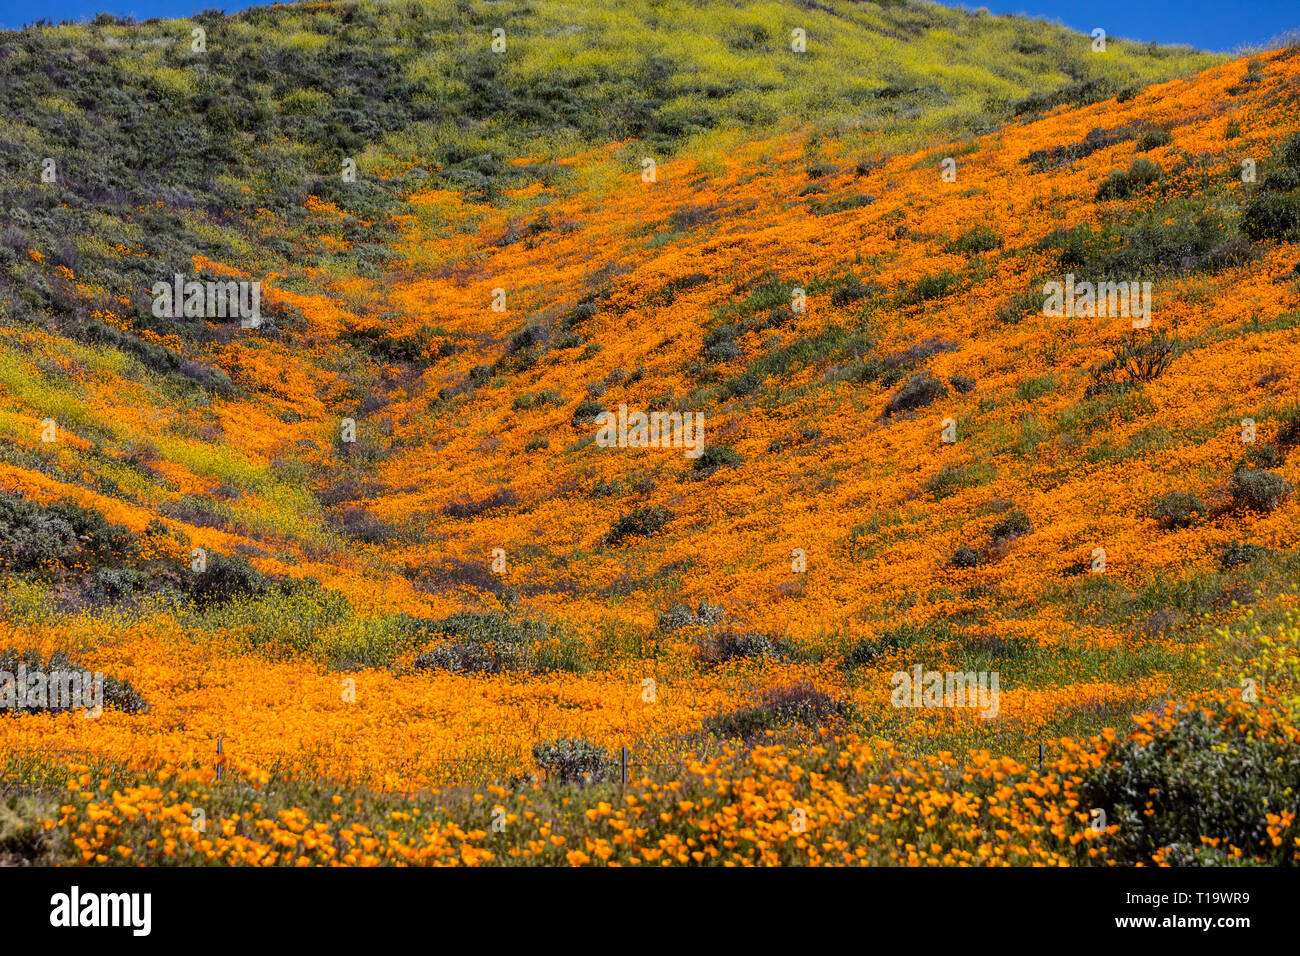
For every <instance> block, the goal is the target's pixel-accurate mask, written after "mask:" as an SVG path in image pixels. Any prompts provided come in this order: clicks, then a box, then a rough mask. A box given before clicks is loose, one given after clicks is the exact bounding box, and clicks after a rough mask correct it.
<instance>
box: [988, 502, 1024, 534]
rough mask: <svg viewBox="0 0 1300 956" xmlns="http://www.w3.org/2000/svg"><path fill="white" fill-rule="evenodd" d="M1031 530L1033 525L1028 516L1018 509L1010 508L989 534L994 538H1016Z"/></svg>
mask: <svg viewBox="0 0 1300 956" xmlns="http://www.w3.org/2000/svg"><path fill="white" fill-rule="evenodd" d="M1033 530H1034V525H1033V522H1032V521H1030V520H1029V515H1027V514H1025V513H1024V512H1023V511H1021V510H1020V509H1019V508H1012V509H1011V510H1010V511H1008V512H1007V513H1006V514H1005V515H1003V516H1002V517H1001V518H1000V519H999V520H998V523H997V524H995V525H994V526H993V530H992V531H991V532H990V534H992V535H993V537H994V538H1018V537H1020V536H1021V535H1025V534H1029V532H1031V531H1033Z"/></svg>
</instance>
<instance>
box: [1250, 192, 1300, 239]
mask: <svg viewBox="0 0 1300 956" xmlns="http://www.w3.org/2000/svg"><path fill="white" fill-rule="evenodd" d="M1241 231H1242V232H1244V233H1245V234H1246V235H1247V236H1249V237H1250V238H1251V239H1252V240H1254V241H1256V242H1258V241H1260V240H1262V239H1277V240H1279V241H1281V242H1293V241H1295V240H1296V239H1300V192H1288V193H1280V192H1269V191H1260V192H1257V193H1256V194H1255V196H1254V197H1253V198H1252V199H1251V201H1250V203H1249V204H1248V205H1247V206H1246V211H1245V213H1244V214H1243V215H1242V217H1241Z"/></svg>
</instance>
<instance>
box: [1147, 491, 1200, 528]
mask: <svg viewBox="0 0 1300 956" xmlns="http://www.w3.org/2000/svg"><path fill="white" fill-rule="evenodd" d="M1208 510H1209V509H1207V508H1206V507H1205V503H1204V502H1202V501H1201V499H1200V498H1198V497H1196V495H1194V494H1192V493H1191V492H1190V491H1166V492H1165V493H1164V494H1163V495H1161V496H1160V497H1159V498H1157V499H1156V500H1155V502H1153V503H1152V506H1151V517H1153V518H1155V519H1156V522H1157V524H1159V525H1160V527H1162V528H1164V529H1166V530H1172V529H1174V528H1190V527H1191V526H1192V525H1194V524H1195V523H1196V522H1197V521H1199V520H1201V518H1203V517H1204V516H1205V514H1206V512H1207V511H1208Z"/></svg>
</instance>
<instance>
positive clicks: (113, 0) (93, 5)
mask: <svg viewBox="0 0 1300 956" xmlns="http://www.w3.org/2000/svg"><path fill="white" fill-rule="evenodd" d="M261 5H263V4H258V3H244V2H236V3H233V4H230V3H226V4H223V3H221V2H220V0H210V2H204V3H198V4H196V3H194V2H193V0H45V2H44V3H42V4H40V5H39V6H36V5H33V4H32V2H31V0H0V29H11V30H12V29H18V28H20V27H22V26H24V25H26V24H29V23H32V22H34V21H36V20H39V19H42V18H44V19H45V20H47V21H50V22H54V23H58V22H60V21H63V20H89V19H92V18H93V17H94V16H95V15H96V14H98V13H101V12H107V13H111V14H113V15H115V16H119V17H132V18H134V19H137V20H145V19H148V18H150V17H166V18H185V17H189V16H192V15H194V14H195V13H198V12H200V11H202V10H205V9H209V8H215V9H218V10H224V11H225V12H226V13H237V12H239V11H241V10H247V9H248V8H249V7H254V6H261ZM943 5H944V6H949V7H955V8H958V9H965V10H975V9H987V10H988V11H989V12H991V13H995V14H1021V15H1023V16H1028V17H1033V18H1037V19H1043V20H1047V21H1049V22H1053V23H1060V24H1063V25H1064V26H1066V27H1068V28H1070V29H1073V30H1076V31H1078V32H1079V33H1083V34H1087V33H1090V32H1091V31H1092V30H1093V29H1094V28H1096V27H1101V28H1102V29H1104V30H1105V31H1106V33H1107V35H1108V36H1111V37H1116V38H1123V39H1129V40H1138V41H1141V42H1151V41H1154V42H1156V43H1161V44H1186V45H1188V46H1193V47H1196V48H1198V49H1202V50H1211V51H1213V52H1216V53H1230V52H1239V51H1241V50H1242V49H1244V48H1250V47H1270V46H1276V45H1279V44H1280V42H1281V40H1282V38H1284V37H1286V36H1288V35H1296V33H1297V32H1300V4H1297V2H1296V0H1139V2H1134V0H1077V2H1067V0H1012V2H1005V3H1004V2H997V0H994V2H992V3H988V4H985V5H983V6H982V7H979V8H977V7H975V6H973V5H970V4H964V3H951V2H948V3H944V4H943Z"/></svg>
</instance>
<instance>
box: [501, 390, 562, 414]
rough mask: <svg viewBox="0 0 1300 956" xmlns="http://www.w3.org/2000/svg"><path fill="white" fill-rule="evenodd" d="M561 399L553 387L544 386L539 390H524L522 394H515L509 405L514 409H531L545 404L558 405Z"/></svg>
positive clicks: (542, 406)
mask: <svg viewBox="0 0 1300 956" xmlns="http://www.w3.org/2000/svg"><path fill="white" fill-rule="evenodd" d="M562 401H563V398H561V396H560V393H559V392H557V391H556V390H555V389H553V388H544V389H542V390H541V391H540V392H524V393H523V394H522V395H516V396H515V400H514V401H513V402H512V403H511V405H512V407H513V408H514V409H515V411H531V410H532V409H534V408H544V407H545V406H547V405H558V404H560V402H562Z"/></svg>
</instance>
